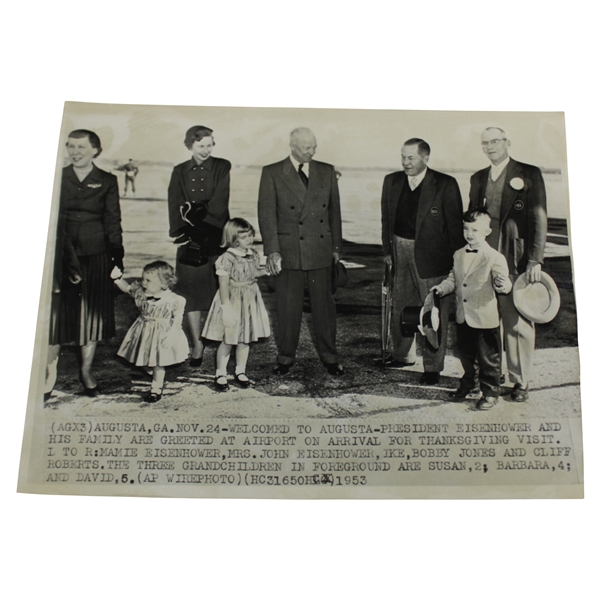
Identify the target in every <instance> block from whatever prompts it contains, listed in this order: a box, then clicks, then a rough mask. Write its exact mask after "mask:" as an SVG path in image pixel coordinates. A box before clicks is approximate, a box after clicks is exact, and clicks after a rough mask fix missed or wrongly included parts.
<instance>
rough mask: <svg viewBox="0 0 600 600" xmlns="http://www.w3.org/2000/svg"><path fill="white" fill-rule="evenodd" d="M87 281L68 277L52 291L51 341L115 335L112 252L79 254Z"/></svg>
mask: <svg viewBox="0 0 600 600" xmlns="http://www.w3.org/2000/svg"><path fill="white" fill-rule="evenodd" d="M78 259H79V264H80V266H81V272H82V274H83V280H82V281H81V282H80V283H78V284H77V285H73V284H72V283H70V282H69V281H68V280H64V281H63V284H62V286H61V290H60V292H59V293H53V294H52V310H51V317H50V343H51V344H68V343H70V342H75V343H76V344H79V345H80V346H84V345H85V344H87V343H88V342H96V341H100V340H107V339H109V338H111V337H113V336H114V335H115V309H114V283H113V281H112V279H111V278H110V272H111V270H112V267H113V265H112V262H111V260H110V256H109V254H108V253H104V254H96V255H94V256H79V257H78Z"/></svg>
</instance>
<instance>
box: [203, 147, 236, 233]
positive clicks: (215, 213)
mask: <svg viewBox="0 0 600 600" xmlns="http://www.w3.org/2000/svg"><path fill="white" fill-rule="evenodd" d="M230 181H231V163H230V162H229V161H228V160H224V159H220V160H219V161H218V162H217V163H216V165H215V188H214V192H213V195H212V198H211V199H210V200H209V201H208V214H207V215H206V217H205V218H204V222H205V223H208V224H209V225H213V226H214V227H218V228H219V229H222V228H223V226H224V225H225V223H227V221H228V220H229V185H230Z"/></svg>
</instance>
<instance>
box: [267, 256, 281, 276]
mask: <svg viewBox="0 0 600 600" xmlns="http://www.w3.org/2000/svg"><path fill="white" fill-rule="evenodd" d="M267 273H268V274H269V275H273V276H277V275H279V273H281V254H280V253H279V252H273V253H271V254H269V256H267Z"/></svg>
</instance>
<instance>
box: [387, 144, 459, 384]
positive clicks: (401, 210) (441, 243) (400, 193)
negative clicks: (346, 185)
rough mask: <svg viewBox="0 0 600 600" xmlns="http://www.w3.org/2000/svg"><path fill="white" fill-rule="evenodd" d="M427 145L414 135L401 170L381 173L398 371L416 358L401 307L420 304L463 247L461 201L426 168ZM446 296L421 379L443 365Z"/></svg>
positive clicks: (448, 180) (452, 184)
mask: <svg viewBox="0 0 600 600" xmlns="http://www.w3.org/2000/svg"><path fill="white" fill-rule="evenodd" d="M430 151H431V150H430V147H429V144H428V143H427V142H425V141H424V140H422V139H419V138H411V139H409V140H407V141H406V142H405V143H404V145H403V146H402V167H403V169H404V170H403V171H397V172H395V173H391V174H390V175H387V176H386V178H385V179H384V182H383V192H382V198H381V215H382V241H383V253H384V260H385V262H386V263H387V264H388V265H390V266H393V268H394V290H393V313H392V343H393V353H392V356H391V357H390V358H389V359H388V360H386V366H387V367H389V368H396V369H401V368H403V367H406V366H410V365H413V364H414V363H415V360H416V345H415V336H414V335H410V336H405V335H403V334H402V328H401V316H402V311H403V310H404V308H405V307H407V306H422V305H423V303H424V302H425V298H426V297H427V294H428V293H429V290H430V289H431V288H432V287H433V286H435V285H437V284H439V283H440V282H441V281H442V280H443V279H444V278H445V277H446V276H447V275H448V273H449V272H450V269H451V268H452V256H453V254H454V252H455V251H456V250H458V248H460V247H461V246H463V245H464V239H463V236H462V214H463V205H462V200H461V196H460V190H459V188H458V183H457V182H456V179H454V177H451V176H450V175H446V174H444V173H439V172H437V171H433V170H432V169H429V168H428V167H427V163H428V161H429V154H430ZM449 312H450V303H449V298H442V300H441V305H440V327H441V340H440V346H439V348H438V349H437V350H436V349H435V348H433V346H431V345H430V344H429V342H427V341H424V343H423V367H424V371H425V372H424V373H423V376H422V378H421V382H422V383H425V384H430V385H434V384H436V383H438V381H439V378H440V372H441V371H442V370H443V368H444V357H445V354H446V343H447V337H448V316H449Z"/></svg>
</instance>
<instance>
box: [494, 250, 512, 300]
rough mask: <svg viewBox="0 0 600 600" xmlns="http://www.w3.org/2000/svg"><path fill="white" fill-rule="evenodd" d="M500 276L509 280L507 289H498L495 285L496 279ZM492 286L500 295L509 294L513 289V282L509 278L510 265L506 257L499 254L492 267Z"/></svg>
mask: <svg viewBox="0 0 600 600" xmlns="http://www.w3.org/2000/svg"><path fill="white" fill-rule="evenodd" d="M499 275H503V276H504V277H505V278H506V280H507V283H506V287H504V288H500V287H497V286H496V284H495V283H494V279H495V278H496V277H497V276H499ZM492 285H493V286H494V290H496V292H498V293H499V294H508V293H509V292H510V290H511V289H512V281H511V280H510V278H509V276H508V263H507V262H506V258H505V257H504V255H502V254H500V253H498V255H497V256H496V260H495V261H494V264H493V265H492Z"/></svg>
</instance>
